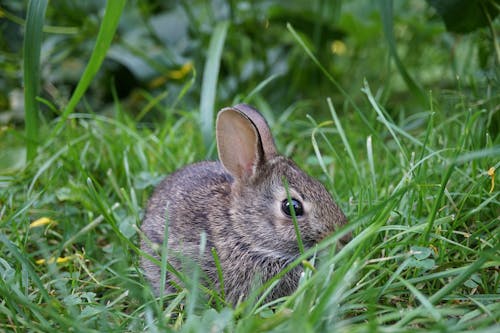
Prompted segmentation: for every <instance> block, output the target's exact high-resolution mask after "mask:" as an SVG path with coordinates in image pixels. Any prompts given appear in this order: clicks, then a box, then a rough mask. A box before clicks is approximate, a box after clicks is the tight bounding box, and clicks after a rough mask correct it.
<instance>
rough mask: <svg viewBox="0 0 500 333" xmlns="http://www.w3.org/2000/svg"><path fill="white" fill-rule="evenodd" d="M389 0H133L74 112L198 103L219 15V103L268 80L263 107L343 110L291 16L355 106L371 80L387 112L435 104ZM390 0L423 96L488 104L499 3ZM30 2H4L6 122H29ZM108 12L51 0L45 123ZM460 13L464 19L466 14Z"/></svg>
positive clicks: (148, 113)
mask: <svg viewBox="0 0 500 333" xmlns="http://www.w3.org/2000/svg"><path fill="white" fill-rule="evenodd" d="M382 3H383V1H345V2H342V1H326V0H317V1H308V2H306V1H287V2H281V1H271V0H264V1H233V0H213V1H157V0H148V1H138V0H131V1H129V2H128V3H127V7H126V9H125V11H124V14H123V16H122V18H121V21H120V26H119V28H118V31H117V34H116V36H115V40H114V42H113V44H112V46H111V48H110V50H109V52H108V56H107V59H106V60H105V62H104V64H103V66H102V68H101V70H100V72H99V74H98V77H97V78H96V79H95V80H94V81H93V83H92V85H91V87H90V89H89V91H87V93H86V95H85V99H84V101H83V102H82V103H80V104H79V107H78V108H77V111H78V112H96V113H105V112H106V111H109V110H110V109H112V107H113V99H114V97H113V96H116V98H118V99H119V100H120V101H121V103H122V107H123V108H124V109H125V110H126V111H127V112H129V113H130V114H131V115H132V116H133V117H134V118H135V119H136V120H138V121H142V122H144V123H151V122H155V121H158V120H160V119H162V118H163V117H166V116H167V115H166V112H168V110H172V105H175V106H176V107H177V108H178V109H181V110H190V111H191V110H197V109H198V105H199V101H200V90H201V84H200V82H201V79H202V78H201V76H202V73H203V66H204V64H205V58H206V56H207V49H208V47H209V43H210V38H211V36H212V32H213V29H214V27H215V26H216V24H217V23H218V22H221V21H229V22H230V26H229V30H228V33H227V37H226V40H225V44H224V50H223V53H222V59H221V67H220V73H219V81H218V82H219V84H218V87H217V89H218V91H217V94H216V108H219V107H223V106H227V105H230V104H232V103H233V102H234V101H235V100H241V99H243V98H244V97H245V96H247V95H248V94H249V93H250V92H252V91H253V90H254V89H255V88H256V87H257V86H258V85H259V84H261V83H262V82H264V81H266V80H267V79H270V78H271V80H270V82H269V83H268V84H267V85H265V87H264V88H263V89H262V90H259V92H258V94H257V95H256V96H254V98H253V100H252V101H251V102H252V103H253V104H257V105H258V106H259V107H263V106H262V105H259V104H266V106H264V107H263V108H264V109H266V108H267V109H271V110H284V109H286V108H288V107H290V106H291V105H293V104H294V103H297V102H299V101H300V102H307V103H308V105H309V106H310V108H309V110H308V112H309V113H313V114H314V113H315V112H328V111H327V108H326V107H325V100H324V99H325V97H326V96H329V97H332V99H333V102H334V104H336V105H337V106H342V105H343V103H344V96H343V95H342V94H341V93H340V92H339V91H338V90H337V89H336V88H335V87H334V86H333V85H332V84H331V82H329V81H328V80H327V78H326V77H325V75H322V74H321V72H320V70H319V69H318V67H317V66H316V65H315V64H313V62H312V61H311V60H310V59H309V58H308V56H307V55H306V54H305V52H304V50H303V49H302V48H301V46H300V45H299V44H298V43H297V41H296V40H294V38H293V36H292V34H291V33H290V31H289V29H287V23H290V25H291V26H292V27H293V28H294V29H295V30H296V31H297V32H298V33H299V35H300V37H301V38H302V39H303V40H304V41H306V43H307V45H308V47H309V48H310V49H311V50H312V51H313V52H314V54H315V55H316V56H317V57H318V59H319V61H320V62H321V64H322V65H323V66H324V67H325V68H326V69H327V70H328V72H329V73H331V74H332V75H333V77H334V78H335V79H336V80H337V81H338V82H339V83H340V85H341V86H342V87H343V88H344V89H345V91H346V92H347V93H348V94H349V95H350V96H351V97H352V98H353V99H354V100H356V101H357V102H359V105H361V106H363V105H367V102H366V100H365V97H364V95H363V94H362V92H361V91H360V88H361V87H362V85H363V80H364V79H366V80H367V81H368V82H369V84H370V86H371V88H372V90H374V93H375V95H376V96H377V98H379V101H380V103H381V104H382V105H385V106H386V108H387V109H388V111H389V112H390V113H391V112H392V113H394V112H396V111H391V108H395V107H396V106H397V108H396V110H397V112H398V113H401V112H409V113H413V112H418V111H421V110H423V109H428V108H429V103H422V100H418V98H417V97H418V95H417V94H415V92H414V91H412V89H409V88H408V85H407V82H405V80H404V79H403V78H402V76H401V75H400V72H399V71H398V68H397V66H395V65H394V61H393V59H392V58H391V56H390V52H389V48H390V45H389V44H390V40H389V39H388V38H386V36H384V26H383V25H384V20H385V19H387V18H384V17H383V15H381V11H382V10H383V5H381V4H382ZM390 3H392V7H393V8H392V13H393V14H394V15H393V17H391V19H393V25H392V26H391V28H392V29H393V32H394V37H395V44H394V45H393V46H394V47H395V49H396V52H397V55H398V56H399V58H400V59H401V61H402V64H404V67H405V69H406V71H407V72H408V73H409V75H410V76H411V77H412V78H413V79H414V80H415V82H418V84H419V85H420V86H421V88H422V91H423V92H424V94H425V95H426V96H427V95H428V92H429V91H430V90H440V91H444V92H446V90H447V89H456V88H457V86H459V87H460V89H461V91H462V92H463V93H464V94H465V95H471V96H473V98H479V99H481V96H483V94H484V91H485V89H486V88H487V87H497V88H498V73H499V72H498V57H499V54H498V52H499V51H498V49H497V50H495V47H497V48H498V40H496V39H498V36H494V34H495V33H498V32H495V30H498V29H497V28H498V24H496V23H497V22H498V19H497V20H496V21H495V18H496V16H497V14H498V9H499V2H498V1H497V0H486V1H484V0H477V1H469V0H465V1H464V0H451V1H434V0H428V1H427V2H424V1H394V2H390ZM464 6H465V7H464ZM26 7H27V1H5V0H2V1H0V30H1V31H2V34H0V71H1V75H0V110H1V111H0V122H1V123H2V124H3V125H5V124H9V125H13V126H17V125H22V122H23V103H22V100H23V99H22V96H23V90H22V86H23V85H22V62H21V55H22V40H23V29H24V26H23V24H24V17H25V12H26ZM464 8H465V9H467V10H462V9H464ZM103 9H104V2H103V1H101V0H88V1H71V0H59V1H57V2H51V3H50V4H49V6H48V9H47V14H46V19H45V24H46V27H45V29H44V32H45V33H44V40H43V48H42V58H41V78H42V82H41V93H40V95H41V97H42V98H43V99H44V101H43V103H41V107H42V110H43V112H42V116H43V119H45V120H50V119H53V118H54V117H56V116H58V115H59V114H60V112H62V111H61V110H63V109H64V106H65V105H66V103H67V101H68V100H69V98H70V96H71V93H72V91H73V90H74V88H75V86H76V84H77V82H78V80H79V78H80V76H81V74H82V72H83V70H84V68H85V65H86V62H87V61H88V58H89V56H90V54H91V52H92V49H93V47H94V44H95V39H96V35H97V32H98V29H99V25H100V20H101V17H102V15H103ZM460 13H462V14H467V15H465V17H467V18H468V20H469V21H467V20H466V19H464V17H463V16H461V14H460ZM385 23H387V22H385ZM447 29H448V30H449V31H447ZM494 38H496V39H494ZM457 78H460V79H459V80H457ZM458 81H459V82H458ZM186 86H188V88H189V89H187V91H185V90H186V89H185V88H186ZM491 93H493V94H494V93H498V89H497V91H493V92H491ZM444 95H445V94H444ZM179 96H182V98H181V99H180V100H179ZM151 101H155V103H151ZM156 101H157V102H156ZM403 102H404V103H403ZM177 103H178V104H177ZM148 105H152V107H150V108H148V107H147V106H148ZM402 107H403V108H402ZM321 110H323V111H321ZM348 111H349V110H348V108H347V107H345V108H344V109H343V112H344V113H346V112H348ZM393 116H394V114H393ZM16 124H17V125H16Z"/></svg>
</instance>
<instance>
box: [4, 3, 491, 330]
mask: <svg viewBox="0 0 500 333" xmlns="http://www.w3.org/2000/svg"><path fill="white" fill-rule="evenodd" d="M49 7H50V5H49ZM219 29H222V28H219ZM231 29H234V27H233V26H230V27H229V29H228V32H227V33H228V35H227V39H226V44H225V45H226V46H225V48H226V47H227V48H231V45H232V44H231V43H235V42H234V36H233V37H232V36H231ZM284 31H287V32H288V33H289V35H288V37H287V38H289V39H290V40H292V41H293V43H294V45H296V47H297V50H299V51H300V52H301V54H303V55H304V60H303V61H304V63H305V62H307V63H308V64H309V63H310V64H312V65H313V66H315V68H316V70H318V72H317V73H319V74H318V75H320V76H321V79H322V80H324V81H325V82H327V83H328V84H329V86H330V89H331V91H332V92H331V94H332V95H333V94H334V92H336V91H338V90H339V89H340V90H341V92H340V95H341V96H342V100H344V101H345V103H343V104H342V103H341V102H339V101H338V98H339V97H338V96H337V95H336V96H337V97H336V98H335V97H334V98H333V99H332V95H330V94H326V93H325V94H323V95H322V97H321V98H318V99H307V98H303V99H301V100H300V101H290V102H284V103H283V104H284V105H286V107H274V106H273V104H272V103H271V102H270V101H271V100H272V99H273V97H266V96H265V93H266V92H267V91H269V90H272V89H271V88H272V87H273V84H275V83H276V82H279V81H278V80H279V77H278V76H279V75H277V74H276V73H270V74H269V75H267V76H266V78H265V79H262V80H261V81H259V82H256V83H255V84H254V85H253V88H252V89H249V90H248V96H250V97H248V96H247V94H245V93H243V92H242V93H241V94H240V95H238V96H231V98H230V100H231V103H236V102H239V101H243V100H246V101H248V102H250V103H253V104H256V105H258V106H259V108H260V109H261V110H262V111H263V112H264V113H265V114H266V116H267V117H268V119H269V121H270V123H271V126H272V129H273V133H274V136H275V138H276V140H277V145H278V147H279V149H280V151H281V152H283V153H285V154H287V155H290V156H291V157H293V158H294V159H295V160H296V161H297V162H298V164H299V165H300V166H301V167H302V168H303V169H304V170H306V171H307V172H308V173H310V174H312V175H314V176H315V177H317V178H319V179H320V180H321V181H322V182H323V183H324V184H325V185H326V186H327V188H328V189H329V190H330V192H331V193H332V195H333V196H334V197H335V199H336V200H337V202H338V203H339V204H340V206H341V207H342V209H343V210H344V212H345V213H346V215H347V216H348V218H349V225H348V228H347V229H343V230H340V231H339V232H338V233H335V234H334V235H332V237H330V238H329V239H326V240H325V241H324V242H322V243H321V244H319V246H318V248H316V249H313V250H310V251H306V253H305V254H304V255H303V256H301V258H299V259H298V260H297V261H296V262H295V264H296V265H303V266H304V271H305V274H304V276H303V278H302V280H301V283H300V286H299V288H298V290H297V291H296V292H295V293H294V294H293V295H291V296H290V297H288V298H286V299H283V300H280V301H278V302H274V303H272V304H265V302H263V301H262V299H263V298H258V297H251V298H250V299H249V300H248V301H247V302H244V303H242V304H239V305H238V306H236V307H235V308H232V307H230V306H227V305H226V304H224V302H223V301H222V300H221V299H219V298H218V296H219V290H210V289H207V288H203V287H200V286H198V285H197V284H196V283H194V284H193V287H192V288H190V289H189V290H184V291H182V292H180V293H179V294H176V295H167V296H165V298H164V299H157V298H155V297H154V295H153V294H152V292H151V290H150V289H149V287H148V285H147V283H146V281H145V280H144V277H143V275H142V272H141V269H140V267H139V266H138V259H139V257H140V256H141V255H142V253H141V252H140V250H139V249H138V241H139V237H140V231H139V227H140V221H141V216H142V214H143V209H144V207H145V204H146V202H147V199H148V198H149V195H150V194H151V191H152V189H153V188H154V186H155V185H156V184H157V183H158V182H159V181H160V180H161V179H162V177H163V176H164V175H166V174H168V173H170V172H173V171H174V170H176V169H177V168H179V167H181V166H184V165H186V164H189V163H191V162H194V161H198V160H203V159H205V158H206V156H214V154H213V152H212V150H213V146H212V147H207V146H205V144H206V141H205V140H204V135H207V134H204V133H203V132H202V131H201V125H200V123H201V120H200V119H203V117H205V116H207V115H208V113H209V112H211V111H210V108H209V107H208V104H213V103H214V102H213V101H211V99H212V97H210V96H209V97H206V98H208V100H206V103H207V106H205V109H204V110H205V111H204V112H207V113H203V114H201V113H200V112H199V111H200V107H199V106H198V104H196V103H194V104H191V99H192V100H196V101H199V99H197V98H193V97H192V96H190V94H189V91H192V90H196V89H197V88H196V85H197V84H199V82H198V83H193V81H188V82H186V83H183V85H182V86H181V88H180V89H179V93H178V94H177V95H176V96H172V103H171V104H168V103H163V101H162V98H155V96H150V97H149V98H148V101H147V103H146V105H143V106H142V108H141V109H139V110H133V111H135V112H131V110H130V109H129V104H127V101H124V100H121V99H120V98H118V96H117V95H116V92H115V94H114V97H113V98H114V101H113V102H112V104H111V107H110V108H109V109H108V110H107V112H100V110H97V109H93V108H92V106H91V103H90V102H89V104H87V103H86V101H85V100H83V101H80V102H81V103H80V104H79V105H80V108H78V107H77V104H76V103H77V100H80V99H81V96H80V97H78V98H77V99H75V100H74V101H73V102H71V105H73V106H72V108H73V107H74V108H75V110H77V112H73V109H72V110H71V111H68V112H65V113H64V116H63V117H62V118H56V119H50V120H48V121H47V122H46V123H45V124H44V125H43V126H40V128H39V137H41V138H44V140H43V141H42V143H41V144H40V145H39V148H38V151H37V154H36V155H34V156H33V159H32V160H29V161H28V162H25V163H19V164H13V165H12V166H9V167H5V168H4V169H3V170H0V332H2V331H5V332H25V331H30V332H49V331H54V330H57V331H61V332H70V331H76V332H138V331H150V332H163V331H182V332H184V331H185V332H187V331H189V332H193V331H199V332H206V331H213V332H218V331H225V332H233V331H235V332H258V331H276V332H291V331H294V332H414V331H422V332H468V331H474V332H492V333H493V332H497V331H498V329H499V326H500V276H499V275H500V272H499V267H500V245H499V244H500V242H499V235H500V195H499V193H500V192H499V189H500V185H499V184H498V177H499V176H498V173H499V172H500V171H498V170H499V169H500V136H499V135H498V132H495V129H498V123H497V122H498V121H497V120H498V117H499V115H498V112H499V108H498V97H497V95H496V94H495V93H491V90H488V89H485V90H484V91H482V90H481V91H480V92H479V93H476V94H474V93H471V91H474V90H475V89H476V88H477V87H476V88H474V82H473V81H474V80H472V79H471V81H467V82H463V81H460V80H459V81H457V82H455V83H454V84H453V87H452V88H450V89H447V90H444V89H439V88H436V89H435V90H433V91H432V93H430V92H429V93H428V96H427V97H428V103H427V105H424V106H421V107H420V108H417V107H414V104H411V103H412V102H408V103H405V102H404V101H403V102H401V103H400V104H394V103H392V102H391V98H390V96H389V97H384V96H385V94H389V95H391V94H390V93H387V91H388V90H390V89H389V85H390V84H389V83H387V85H381V84H378V83H377V84H376V83H374V82H372V81H371V80H369V79H368V80H366V81H365V82H364V83H363V82H354V83H352V84H353V86H354V87H355V90H351V89H350V88H352V87H351V86H350V87H349V89H344V86H343V84H344V83H343V82H341V81H338V80H337V79H336V77H335V75H333V74H332V73H331V71H330V69H328V68H326V67H324V66H323V63H322V60H321V59H320V58H317V56H316V53H315V52H314V51H313V48H312V47H311V45H309V43H308V42H307V41H306V40H305V39H304V36H302V35H301V34H299V33H297V30H296V29H295V28H294V27H293V24H292V25H289V26H288V29H287V28H286V27H285V28H284ZM220 33H221V34H222V32H220ZM108 37H110V36H108ZM219 37H220V36H219ZM221 38H222V37H221ZM222 39H223V38H222ZM219 42H220V41H219ZM217 49H218V48H217V47H215V46H214V47H213V50H212V51H210V52H213V54H212V57H213V58H211V59H219V58H220V55H219V54H218V50H217ZM222 53H223V54H224V50H223V51H222ZM222 59H224V56H222ZM101 61H102V59H100V60H96V59H92V58H91V60H89V67H88V68H90V66H97V67H99V65H100V62H101ZM213 61H215V60H213ZM353 61H354V60H353ZM226 62H227V59H226ZM202 63H204V62H202ZM207 63H208V61H207ZM359 64H360V66H361V64H362V61H361V62H360V63H359ZM400 65H401V64H400ZM226 66H227V63H226ZM364 68H365V70H366V71H367V77H369V76H370V73H368V69H369V66H368V67H364ZM94 69H95V67H94ZM197 72H198V73H200V72H201V71H197ZM216 72H218V73H216V74H217V75H219V77H218V80H219V82H220V83H221V84H222V85H223V84H224V81H223V80H224V79H225V78H226V77H224V76H221V75H222V74H221V73H222V72H220V71H216ZM216 74H212V77H211V79H206V80H204V81H203V85H204V86H203V88H202V89H203V90H204V91H212V92H215V91H217V89H216V88H217V87H215V86H212V87H211V86H210V85H215V84H216V83H215V82H217V80H216ZM296 75H297V76H299V75H300V74H296ZM226 79H227V78H226ZM82 80H83V79H82ZM85 80H90V79H89V78H88V77H86V78H85ZM299 81H300V80H299ZM297 82H298V81H297ZM471 82H472V83H471ZM32 83H33V82H32ZM82 84H83V83H82ZM85 84H86V85H88V84H90V82H86V83H85ZM489 87H490V89H492V91H493V92H494V91H496V90H495V89H497V88H495V86H494V84H491V85H490V86H489ZM290 89H291V88H290ZM304 89H305V88H304ZM360 89H361V90H362V92H361V93H360V94H357V93H354V92H352V91H356V90H360ZM477 90H478V91H479V90H480V89H477ZM407 94H408V96H409V100H412V99H416V100H419V99H420V96H419V95H420V94H421V92H420V91H414V92H413V91H412V90H409V91H408V92H407ZM195 95H196V94H195ZM160 96H164V95H160ZM382 97H384V98H387V102H384V98H382ZM75 98H76V97H75ZM183 100H188V102H186V103H183V102H182V101H183ZM228 103H229V102H228ZM47 104H51V102H48V101H47ZM216 104H217V105H218V104H219V103H216ZM190 105H192V106H190ZM155 109H157V110H160V111H161V113H162V115H163V117H159V118H160V120H156V121H155V123H154V124H151V123H147V122H138V121H137V118H142V117H143V116H144V115H146V114H148V113H150V112H152V111H151V110H155ZM408 109H410V110H411V112H410V111H408ZM66 110H68V109H66ZM318 110H319V111H318ZM136 115H139V116H136ZM66 117H67V118H66ZM54 129H57V131H56V132H54ZM22 133H23V129H22V128H18V127H16V126H8V127H7V126H6V127H2V129H1V130H0V135H1V141H0V150H4V151H12V152H14V151H15V150H14V148H12V147H23V142H24V137H23V134H22ZM9 149H11V150H9ZM21 149H22V148H21ZM12 154H14V153H12ZM491 168H494V169H496V170H497V175H496V179H494V178H493V176H492V175H489V173H488V171H489V170H490V169H491ZM491 170H493V169H491ZM41 219H42V220H41ZM35 221H37V222H35ZM34 222H35V223H34ZM348 231H353V233H354V238H353V240H352V241H351V242H350V243H349V244H348V245H347V246H346V247H344V248H343V249H342V250H340V251H335V250H334V246H333V244H334V243H335V242H336V240H337V239H338V238H339V237H341V236H342V234H343V233H345V232H348ZM209 250H210V249H207V251H209ZM311 255H313V258H314V259H313V260H309V261H304V260H305V259H306V258H308V257H310V256H311ZM56 259H59V260H56ZM188 278H189V277H188ZM195 282H196V281H195ZM274 282H276V281H271V283H270V284H271V287H272V284H273V283H274ZM205 294H209V295H212V297H213V298H212V299H213V300H214V302H210V303H209V302H207V301H206V300H205V297H204V295H205Z"/></svg>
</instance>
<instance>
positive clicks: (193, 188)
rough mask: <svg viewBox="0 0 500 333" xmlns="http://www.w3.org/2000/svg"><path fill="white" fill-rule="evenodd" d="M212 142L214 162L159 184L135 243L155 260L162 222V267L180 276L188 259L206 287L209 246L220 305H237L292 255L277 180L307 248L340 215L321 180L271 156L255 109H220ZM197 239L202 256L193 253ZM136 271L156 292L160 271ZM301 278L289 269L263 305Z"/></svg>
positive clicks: (294, 246)
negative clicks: (203, 241) (164, 252)
mask: <svg viewBox="0 0 500 333" xmlns="http://www.w3.org/2000/svg"><path fill="white" fill-rule="evenodd" d="M216 138H217V147H218V153H219V159H220V162H200V163H195V164H192V165H189V166H186V167H184V168H182V169H180V170H178V171H177V172H175V173H173V174H171V175H170V176H169V177H167V178H166V179H165V180H163V181H162V182H161V183H160V184H159V185H158V187H157V188H156V190H155V191H154V193H153V195H152V197H151V199H150V200H149V203H148V206H147V209H146V213H145V218H144V220H143V224H142V231H143V233H144V235H145V236H146V238H147V239H143V240H142V242H141V248H142V250H143V251H145V252H146V253H148V254H149V255H151V256H153V257H155V258H157V259H159V255H158V252H159V251H158V246H156V248H157V249H156V250H153V247H155V246H154V245H155V244H156V245H159V247H161V244H163V238H164V235H165V225H166V223H168V230H167V231H168V241H167V248H168V262H169V263H170V264H171V265H172V266H173V267H174V268H175V269H176V270H178V271H180V272H183V271H184V272H185V271H186V269H187V268H188V266H189V264H188V260H192V261H194V262H195V263H196V264H197V265H199V267H200V268H201V270H202V272H203V273H204V275H205V276H206V278H208V284H210V283H212V284H213V285H214V286H215V287H216V288H220V282H219V280H218V274H217V269H216V265H215V262H214V259H213V256H212V253H211V251H210V249H212V248H214V249H215V250H216V251H217V255H218V257H219V260H220V265H221V268H222V273H223V282H224V291H225V296H226V300H227V301H228V302H229V303H232V304H236V303H237V302H238V301H239V300H240V299H243V298H244V297H246V296H248V295H249V293H250V292H251V290H252V289H253V288H254V287H255V286H258V285H261V284H263V283H265V282H266V281H267V280H269V279H271V278H272V277H274V276H275V275H276V274H277V273H279V272H280V271H281V270H283V268H285V267H286V266H287V265H288V264H289V263H291V262H292V261H293V260H294V259H296V258H297V257H298V255H299V247H298V243H297V238H296V232H295V230H294V226H293V221H292V218H291V217H290V216H289V215H287V214H286V212H287V211H286V209H285V211H284V210H283V205H286V204H285V202H286V203H288V201H287V194H286V190H285V188H284V185H283V177H285V178H286V180H287V181H288V184H289V192H290V195H291V197H292V198H294V200H296V202H298V204H299V205H301V206H297V207H296V209H295V211H296V213H297V222H298V225H299V230H300V235H301V238H302V241H303V244H304V247H305V248H306V249H307V248H310V247H312V246H313V245H314V244H316V243H317V242H319V241H321V240H322V239H323V238H325V237H326V236H328V235H329V234H331V233H332V232H333V231H334V230H335V229H337V228H338V227H339V226H341V225H343V224H345V223H346V217H345V215H344V214H343V213H342V211H341V210H340V209H339V207H338V206H337V205H336V204H335V202H334V201H333V199H332V197H331V195H330V194H329V193H328V191H327V190H326V189H325V187H324V186H323V185H322V184H321V183H320V182H318V181H317V180H315V179H313V178H311V177H309V176H308V175H307V174H305V173H304V172H303V171H302V170H300V169H299V167H298V166H297V165H296V164H295V163H294V162H293V161H292V160H291V159H289V158H286V157H284V156H282V155H279V154H278V152H277V151H276V146H275V144H274V140H273V137H272V135H271V132H270V129H269V126H268V125H267V123H266V121H265V119H264V117H263V116H262V115H261V114H260V113H259V112H258V111H257V110H255V109H253V108H251V107H250V106H248V105H245V104H238V105H236V106H234V107H231V108H225V109H222V110H221V111H219V114H218V117H217V123H216ZM294 207H295V206H294ZM299 213H301V214H299ZM167 221H168V222H167ZM202 233H205V235H206V249H207V250H205V251H204V252H203V253H200V239H201V238H200V236H201V234H202ZM346 240H347V239H344V241H346ZM186 258H188V260H185V259H186ZM141 265H142V268H143V270H144V273H145V276H146V278H147V280H148V281H149V282H150V283H151V285H152V286H153V289H154V290H155V292H156V293H158V292H159V290H160V281H161V278H160V274H161V273H160V272H161V270H160V267H159V265H158V264H155V263H153V262H151V261H150V260H148V259H147V258H144V257H143V258H142V262H141ZM301 272H302V270H301V268H300V267H295V268H294V269H292V270H290V271H289V272H288V273H287V274H285V275H284V276H283V277H282V278H281V280H280V282H279V283H278V284H277V285H276V286H275V287H274V288H273V290H272V291H271V293H270V294H269V296H268V300H273V299H276V298H279V297H282V296H286V295H289V294H291V293H292V292H293V291H294V290H295V289H296V287H297V284H298V280H299V278H300V275H301ZM166 281H167V285H166V286H165V290H166V291H167V292H173V291H175V288H173V285H175V284H177V285H179V284H180V285H182V283H181V282H180V280H179V279H178V278H177V277H176V276H175V275H173V274H170V273H168V274H167V278H166Z"/></svg>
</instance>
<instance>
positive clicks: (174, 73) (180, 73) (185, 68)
mask: <svg viewBox="0 0 500 333" xmlns="http://www.w3.org/2000/svg"><path fill="white" fill-rule="evenodd" d="M192 69H193V63H192V62H191V61H188V62H186V63H185V64H184V65H182V67H181V68H179V69H174V70H171V71H168V72H166V73H165V74H163V75H161V76H159V77H157V78H155V79H153V80H152V81H151V82H149V87H150V88H156V87H159V86H161V85H162V84H164V83H165V82H167V80H168V79H172V80H180V79H182V78H184V77H185V76H186V75H188V74H189V72H191V70H192Z"/></svg>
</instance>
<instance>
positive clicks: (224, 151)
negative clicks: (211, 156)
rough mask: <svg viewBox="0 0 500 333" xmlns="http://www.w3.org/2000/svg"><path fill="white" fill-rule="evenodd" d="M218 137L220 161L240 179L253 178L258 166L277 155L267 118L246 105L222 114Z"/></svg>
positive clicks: (224, 111) (219, 120) (217, 127)
mask: <svg viewBox="0 0 500 333" xmlns="http://www.w3.org/2000/svg"><path fill="white" fill-rule="evenodd" d="M216 137H217V148H218V151H219V159H220V161H221V162H222V164H223V165H224V167H225V168H226V169H227V171H229V173H231V174H232V175H233V176H234V177H236V178H238V179H245V178H247V177H250V176H252V175H253V174H254V172H255V167H256V166H257V165H258V164H260V163H265V162H266V161H267V160H268V159H269V158H270V157H271V156H273V155H275V154H276V148H275V146H274V141H273V139H272V136H271V132H270V130H269V127H268V126H267V123H266V122H265V120H264V118H263V117H262V115H260V113H259V112H258V111H256V110H254V109H252V108H250V107H249V106H247V105H244V104H239V105H236V106H235V107H234V108H225V109H222V110H221V111H219V114H218V116H217V126H216Z"/></svg>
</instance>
